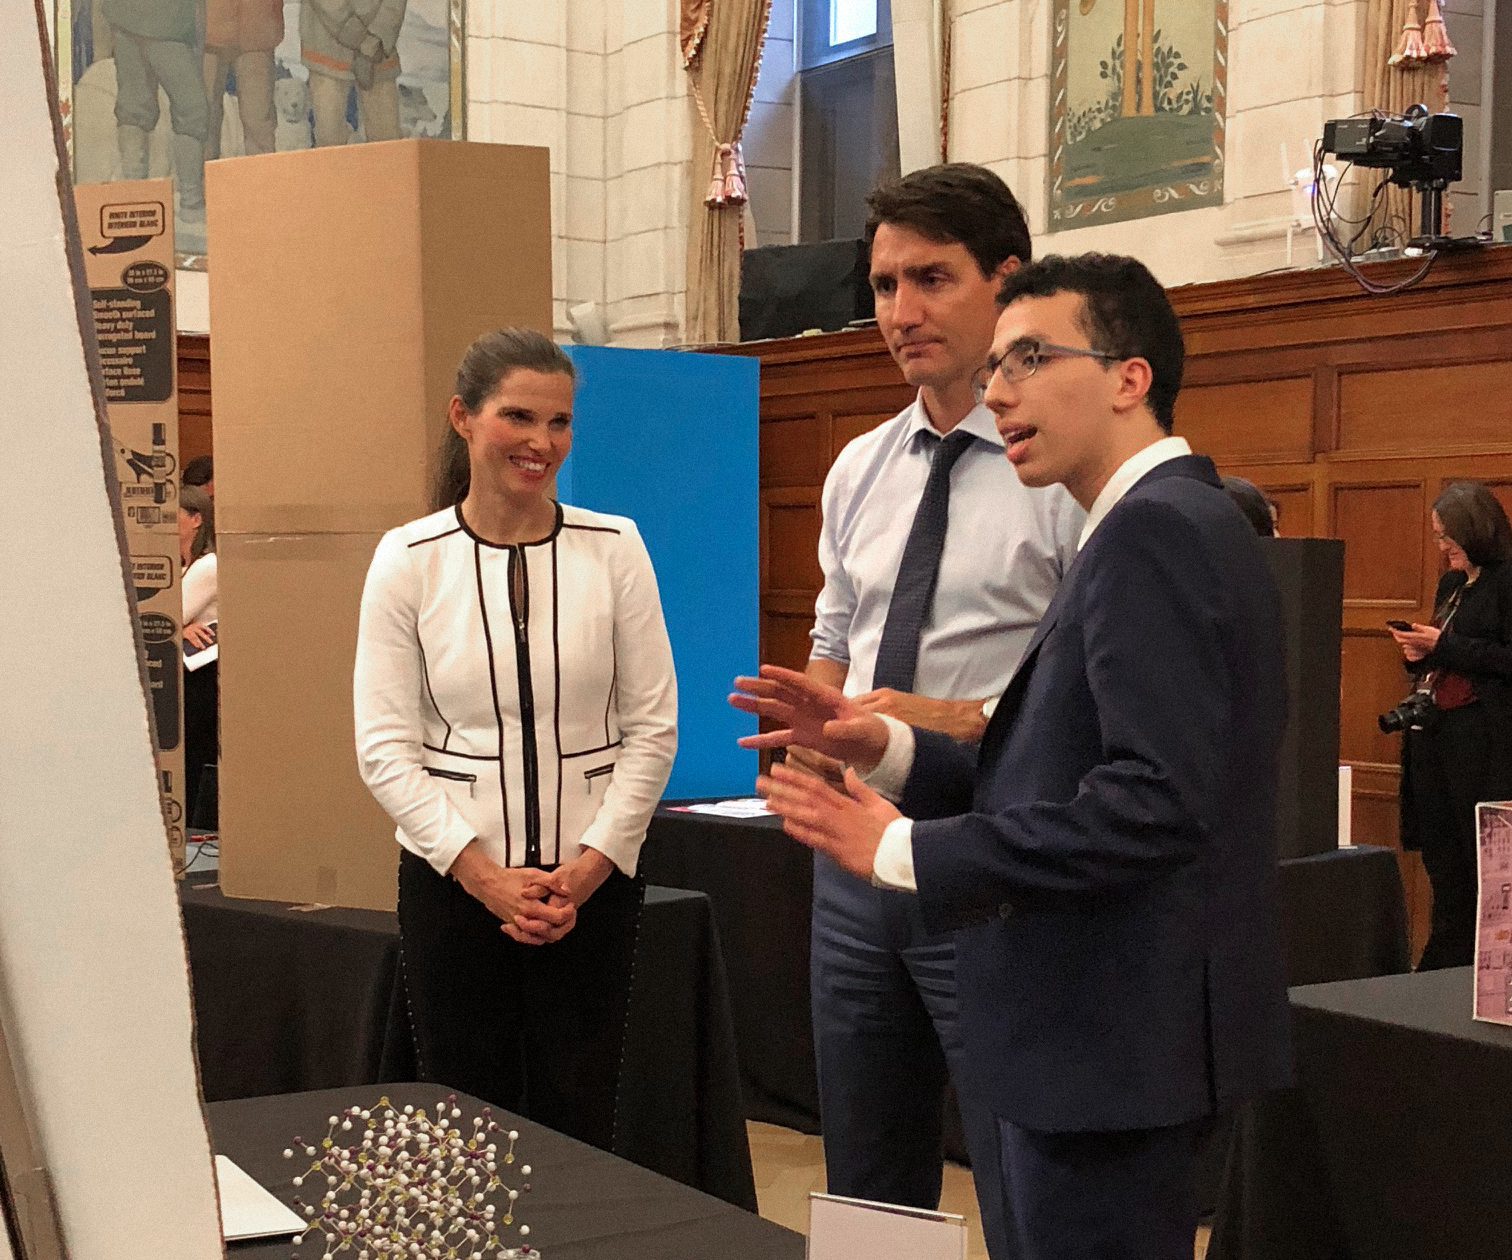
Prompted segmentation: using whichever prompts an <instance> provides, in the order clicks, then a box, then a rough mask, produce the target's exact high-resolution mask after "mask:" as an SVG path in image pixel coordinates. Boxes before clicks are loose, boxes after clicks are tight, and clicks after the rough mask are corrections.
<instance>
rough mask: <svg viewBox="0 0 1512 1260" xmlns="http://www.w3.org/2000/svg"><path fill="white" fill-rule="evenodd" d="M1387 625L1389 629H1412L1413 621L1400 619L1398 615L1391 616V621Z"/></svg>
mask: <svg viewBox="0 0 1512 1260" xmlns="http://www.w3.org/2000/svg"><path fill="white" fill-rule="evenodd" d="M1386 625H1387V627H1388V628H1389V629H1392V630H1411V629H1412V622H1410V621H1402V620H1401V619H1399V618H1397V617H1393V618H1391V619H1390V620H1389V621H1387V623H1386Z"/></svg>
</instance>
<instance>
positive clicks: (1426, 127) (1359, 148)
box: [1323, 105, 1465, 248]
mask: <svg viewBox="0 0 1512 1260" xmlns="http://www.w3.org/2000/svg"><path fill="white" fill-rule="evenodd" d="M1323 151H1324V152H1325V153H1333V154H1337V155H1338V156H1339V157H1341V158H1343V159H1344V160H1345V161H1347V162H1353V163H1354V164H1355V165H1356V166H1367V167H1371V168H1373V169H1376V170H1383V171H1390V172H1391V174H1390V180H1391V182H1392V183H1393V184H1399V185H1401V186H1402V187H1403V188H1411V189H1414V190H1416V191H1417V192H1419V193H1421V194H1422V198H1421V202H1422V204H1421V211H1422V217H1421V220H1420V225H1421V229H1422V230H1421V233H1420V235H1419V236H1418V237H1417V238H1416V239H1415V240H1413V241H1412V242H1411V245H1412V246H1413V247H1418V248H1432V247H1434V246H1438V245H1443V244H1447V243H1448V238H1446V237H1445V236H1444V235H1443V231H1442V228H1441V226H1440V225H1441V224H1442V223H1443V205H1444V190H1445V189H1446V188H1448V187H1449V185H1450V184H1452V183H1455V182H1456V181H1457V180H1459V179H1461V178H1463V176H1464V160H1465V122H1464V119H1462V118H1461V117H1460V116H1459V115H1458V114H1430V113H1429V112H1428V107H1427V106H1426V105H1413V106H1411V107H1410V108H1409V109H1408V110H1407V112H1406V113H1405V114H1404V115H1402V116H1401V117H1400V118H1396V117H1391V116H1389V115H1381V114H1370V115H1367V116H1366V117H1363V118H1335V119H1332V120H1331V121H1329V122H1326V123H1324V124H1323Z"/></svg>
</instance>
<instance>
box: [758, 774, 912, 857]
mask: <svg viewBox="0 0 1512 1260" xmlns="http://www.w3.org/2000/svg"><path fill="white" fill-rule="evenodd" d="M756 790H757V791H758V792H760V793H761V794H762V795H763V796H765V797H766V798H767V804H768V805H770V806H771V807H772V810H773V812H775V813H778V814H781V815H782V829H783V830H784V831H786V832H787V833H788V835H790V836H792V837H793V839H794V840H797V841H799V842H800V843H802V844H806V845H808V847H809V848H811V849H818V850H819V851H820V852H821V853H827V854H829V855H830V857H832V858H834V860H835V861H836V862H837V863H839V864H840V865H841V866H843V867H844V868H845V869H846V870H848V871H850V872H851V873H852V874H854V875H859V876H861V877H862V878H863V879H870V878H871V876H872V866H873V864H874V863H875V862H876V859H877V846H878V845H879V844H881V843H882V832H883V831H884V830H885V829H886V827H887V824H888V823H890V822H892V821H893V820H894V819H896V818H901V817H903V815H902V814H900V813H899V812H898V810H897V808H896V807H895V806H894V805H893V804H892V803H891V802H890V801H888V800H887V799H886V798H885V797H882V796H879V795H878V794H877V793H876V792H874V791H872V789H871V788H869V787H867V786H866V784H864V783H862V782H861V779H860V777H859V776H858V775H857V774H856V772H855V771H854V770H847V771H846V772H845V789H844V791H840V790H839V789H836V788H834V787H832V786H831V785H830V784H828V783H826V782H825V781H824V780H823V779H819V778H815V777H814V776H813V775H811V774H804V773H803V772H801V771H798V770H791V769H789V768H788V767H787V766H784V765H781V764H778V765H775V766H773V767H772V772H771V774H770V775H763V776H762V777H761V778H759V779H757V780H756Z"/></svg>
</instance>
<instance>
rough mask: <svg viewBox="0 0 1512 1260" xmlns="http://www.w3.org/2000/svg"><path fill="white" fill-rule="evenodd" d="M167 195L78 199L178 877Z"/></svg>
mask: <svg viewBox="0 0 1512 1260" xmlns="http://www.w3.org/2000/svg"><path fill="white" fill-rule="evenodd" d="M172 191H173V190H172V186H171V184H170V183H169V182H168V181H167V180H144V181H140V182H136V183H130V184H123V183H116V184H83V185H80V186H78V187H77V188H75V190H74V196H75V199H76V202H77V204H78V210H79V226H80V229H81V234H82V236H83V243H84V270H85V277H86V279H87V280H88V282H89V287H90V298H91V306H92V308H93V313H94V326H95V339H96V340H97V341H98V343H99V349H100V366H101V368H102V369H103V371H104V377H105V398H106V407H107V412H108V417H109V421H110V436H111V445H112V446H113V448H114V450H115V456H116V479H117V481H118V483H119V485H120V493H121V510H122V513H123V515H124V516H125V518H126V547H127V550H128V552H129V553H130V558H131V586H132V589H133V590H134V591H135V593H136V599H137V616H138V624H139V628H140V631H141V636H142V646H143V650H144V652H145V654H146V658H147V684H148V700H147V703H148V706H149V708H150V709H151V713H152V723H153V729H154V732H155V738H156V740H157V759H158V774H159V778H160V782H161V787H162V793H163V818H164V824H165V826H166V827H167V831H168V843H169V847H170V849H171V851H172V853H173V859H174V865H175V867H177V868H179V869H182V866H183V852H184V831H183V826H182V824H183V821H184V802H183V799H182V798H183V792H184V786H183V777H184V761H183V725H184V723H183V659H182V655H181V651H180V646H181V644H180V629H179V624H180V622H181V621H182V619H183V606H182V601H181V598H180V594H179V555H178V552H179V542H178V511H177V509H178V480H177V475H178V399H177V397H176V390H175V375H176V373H175V369H176V366H177V352H178V344H177V335H176V331H177V330H176V328H175V326H174V319H173V264H174V258H173V216H172V209H171V207H172V205H173V200H172Z"/></svg>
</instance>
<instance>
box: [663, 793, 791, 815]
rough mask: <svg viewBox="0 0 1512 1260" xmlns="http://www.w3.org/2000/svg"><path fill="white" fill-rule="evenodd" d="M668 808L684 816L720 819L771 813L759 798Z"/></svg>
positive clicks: (751, 797) (743, 798) (745, 797)
mask: <svg viewBox="0 0 1512 1260" xmlns="http://www.w3.org/2000/svg"><path fill="white" fill-rule="evenodd" d="M668 808H669V809H676V810H680V811H682V812H683V813H686V814H715V815H717V816H718V817H720V818H765V817H766V815H768V814H769V813H771V812H772V811H771V810H769V809H768V808H767V803H766V802H765V801H764V800H762V798H761V797H759V796H744V797H741V798H740V799H738V800H733V801H710V802H708V803H707V804H702V805H671V806H668Z"/></svg>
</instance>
